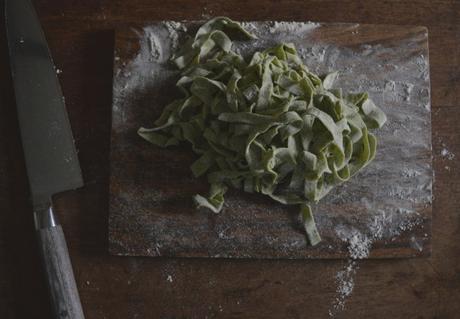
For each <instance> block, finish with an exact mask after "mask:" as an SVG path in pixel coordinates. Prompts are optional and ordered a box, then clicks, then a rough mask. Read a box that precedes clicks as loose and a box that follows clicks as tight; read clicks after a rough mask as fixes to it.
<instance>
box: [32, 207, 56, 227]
mask: <svg viewBox="0 0 460 319" xmlns="http://www.w3.org/2000/svg"><path fill="white" fill-rule="evenodd" d="M34 224H35V229H37V230H38V229H45V228H51V227H56V226H57V225H59V222H58V220H57V218H56V216H55V215H54V212H53V206H51V205H49V206H48V207H46V208H43V209H38V210H36V211H35V212H34Z"/></svg>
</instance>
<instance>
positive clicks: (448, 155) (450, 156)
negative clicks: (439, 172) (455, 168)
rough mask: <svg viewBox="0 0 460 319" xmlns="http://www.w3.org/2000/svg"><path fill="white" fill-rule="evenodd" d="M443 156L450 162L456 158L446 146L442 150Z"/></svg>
mask: <svg viewBox="0 0 460 319" xmlns="http://www.w3.org/2000/svg"><path fill="white" fill-rule="evenodd" d="M441 156H442V157H443V158H445V159H448V160H449V161H452V160H453V159H454V158H455V154H454V153H452V152H451V151H449V150H448V149H447V148H446V147H445V146H444V148H443V149H442V150H441Z"/></svg>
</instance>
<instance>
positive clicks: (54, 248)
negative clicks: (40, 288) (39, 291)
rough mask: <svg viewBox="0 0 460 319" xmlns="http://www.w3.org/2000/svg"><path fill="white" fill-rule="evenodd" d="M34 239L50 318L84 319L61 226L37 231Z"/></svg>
mask: <svg viewBox="0 0 460 319" xmlns="http://www.w3.org/2000/svg"><path fill="white" fill-rule="evenodd" d="M37 239H38V246H39V250H40V253H41V257H42V262H43V266H44V268H45V272H46V276H47V277H46V278H47V281H48V288H49V292H50V296H51V304H52V309H53V318H56V319H58V318H59V319H84V318H85V316H84V315H83V310H82V308H81V303H80V297H79V296H78V290H77V285H76V283H75V278H74V275H73V270H72V263H71V261H70V257H69V252H68V250H67V244H66V241H65V237H64V232H63V231H62V227H61V225H57V226H55V227H48V228H41V229H38V230H37Z"/></svg>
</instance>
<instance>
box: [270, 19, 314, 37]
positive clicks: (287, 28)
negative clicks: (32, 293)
mask: <svg viewBox="0 0 460 319" xmlns="http://www.w3.org/2000/svg"><path fill="white" fill-rule="evenodd" d="M319 26H320V24H319V23H314V22H294V21H293V22H285V21H282V22H278V21H275V22H273V23H272V24H271V25H270V26H269V29H268V31H269V32H270V33H272V34H273V33H276V32H289V33H294V34H299V33H303V32H307V31H310V30H313V29H316V28H317V27H319Z"/></svg>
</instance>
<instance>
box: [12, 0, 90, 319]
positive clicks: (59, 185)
mask: <svg viewBox="0 0 460 319" xmlns="http://www.w3.org/2000/svg"><path fill="white" fill-rule="evenodd" d="M5 21H6V30H7V37H8V48H9V54H10V63H11V73H12V78H13V86H14V91H15V96H16V106H17V115H18V121H19V127H20V131H21V140H22V147H23V149H24V157H25V164H26V169H27V176H28V179H29V186H30V193H31V201H32V204H33V210H34V221H35V229H36V233H37V238H38V246H39V248H40V253H41V257H42V262H43V265H44V269H45V273H46V276H47V281H48V287H49V291H50V298H51V304H52V311H53V315H54V317H55V318H68V319H83V318H84V315H83V311H82V307H81V303H80V298H79V296H78V291H77V286H76V283H75V279H74V275H73V270H72V265H71V263H70V258H69V253H68V250H67V245H66V242H65V238H64V233H63V231H62V227H61V226H60V225H59V222H58V220H57V218H56V216H55V215H54V213H53V205H52V195H53V194H56V193H59V192H63V191H66V190H71V189H75V188H78V187H81V186H83V179H82V176H81V170H80V165H79V163H78V157H77V152H76V150H75V145H74V140H73V136H72V131H71V128H70V123H69V119H68V116H67V112H66V109H65V104H64V97H63V95H62V91H61V88H60V85H59V81H58V79H57V77H56V72H55V68H54V63H53V61H52V58H51V55H50V52H49V49H48V45H47V43H46V39H45V36H44V33H43V30H42V28H41V26H40V22H39V20H38V17H37V15H36V13H35V10H34V8H33V6H32V4H31V3H30V2H29V0H6V1H5Z"/></svg>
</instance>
